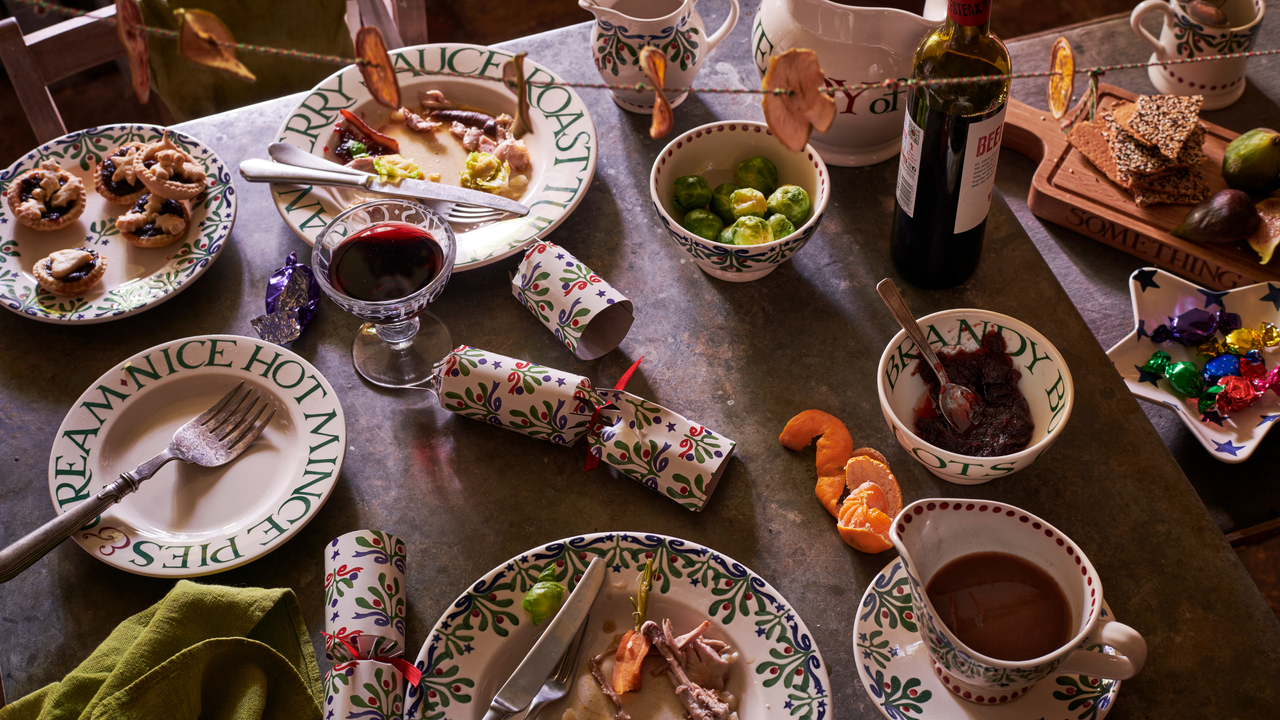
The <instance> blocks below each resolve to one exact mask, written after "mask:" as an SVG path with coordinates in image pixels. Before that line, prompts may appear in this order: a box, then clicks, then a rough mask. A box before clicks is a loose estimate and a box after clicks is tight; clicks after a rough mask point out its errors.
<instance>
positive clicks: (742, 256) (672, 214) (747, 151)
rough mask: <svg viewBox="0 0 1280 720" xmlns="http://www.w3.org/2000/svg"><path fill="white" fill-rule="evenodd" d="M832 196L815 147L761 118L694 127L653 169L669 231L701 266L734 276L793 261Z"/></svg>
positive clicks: (654, 190) (653, 192)
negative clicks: (783, 138) (777, 132)
mask: <svg viewBox="0 0 1280 720" xmlns="http://www.w3.org/2000/svg"><path fill="white" fill-rule="evenodd" d="M829 196H830V175H828V173H827V166H826V164H825V163H823V162H822V158H821V157H820V156H819V155H818V152H817V151H816V150H814V149H813V148H812V147H811V146H807V145H806V146H805V149H804V150H803V151H801V152H798V153H796V152H791V151H790V150H788V149H787V148H786V147H784V146H783V145H782V143H781V142H779V141H778V139H777V138H775V137H774V136H773V133H771V132H770V131H769V128H768V126H766V125H765V124H764V123H759V122H749V121H747V122H744V121H740V120H725V121H721V122H714V123H710V124H707V125H703V126H701V127H696V128H694V129H692V130H690V131H689V132H687V133H685V134H683V135H681V136H680V137H678V138H676V139H675V140H672V141H671V143H670V144H669V145H667V146H666V147H665V148H663V150H662V152H661V153H660V154H659V155H658V159H657V160H655V161H654V163H653V171H652V172H651V173H650V174H649V197H650V199H651V200H652V201H653V207H654V211H655V212H657V213H658V218H659V219H660V220H662V223H663V225H664V226H665V227H666V230H667V234H668V235H670V236H671V239H672V240H673V241H674V242H675V243H676V244H677V245H679V246H680V247H681V248H683V249H684V251H685V252H687V253H689V255H690V256H691V257H692V258H693V260H694V262H696V263H697V264H698V267H699V268H701V269H702V270H703V272H705V273H707V274H708V275H711V276H712V277H716V278H719V279H721V280H728V281H730V282H747V281H749V280H757V279H759V278H762V277H764V276H765V275H768V274H769V273H771V272H773V271H774V270H775V269H776V268H777V267H778V266H779V265H781V264H782V263H784V262H786V261H787V260H790V259H791V256H792V255H794V254H795V253H796V252H797V251H799V250H800V248H802V247H804V245H805V243H807V242H809V238H810V237H812V236H813V233H814V231H815V230H817V228H818V224H819V223H821V222H822V214H823V212H824V211H825V210H826V209H827V199H828V197H829Z"/></svg>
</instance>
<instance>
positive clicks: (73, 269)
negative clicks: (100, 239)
mask: <svg viewBox="0 0 1280 720" xmlns="http://www.w3.org/2000/svg"><path fill="white" fill-rule="evenodd" d="M31 272H32V274H33V275H35V276H36V281H37V282H39V283H40V286H41V287H43V288H44V289H45V290H48V291H49V292H51V293H54V294H55V295H72V296H78V295H83V294H84V293H85V292H86V291H88V290H89V288H91V287H93V286H94V285H97V284H98V282H99V281H101V280H102V276H103V275H104V274H105V273H106V272H107V259H106V258H104V257H103V256H102V255H100V254H98V251H97V250H91V249H89V248H83V247H82V248H75V249H73V250H58V251H57V252H55V253H53V254H52V255H50V256H49V257H47V258H44V259H42V260H39V261H37V262H36V266H35V267H34V268H32V270H31Z"/></svg>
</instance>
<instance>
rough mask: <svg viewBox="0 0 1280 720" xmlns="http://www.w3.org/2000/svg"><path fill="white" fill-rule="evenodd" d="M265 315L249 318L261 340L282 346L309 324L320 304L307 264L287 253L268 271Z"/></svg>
mask: <svg viewBox="0 0 1280 720" xmlns="http://www.w3.org/2000/svg"><path fill="white" fill-rule="evenodd" d="M266 304H267V314H266V315H259V316H258V317H256V318H254V319H252V320H250V321H249V324H250V325H253V329H254V331H255V332H257V333H258V336H259V337H261V338H262V339H263V340H266V341H267V342H270V343H275V344H276V345H284V344H286V343H291V342H293V341H294V340H297V339H298V338H299V337H300V336H301V335H302V331H303V330H305V329H306V328H307V325H310V324H311V321H312V319H314V318H315V316H316V309H317V308H319V307H320V285H319V284H318V283H316V279H315V276H314V275H312V274H311V267H310V266H308V265H307V264H306V263H300V262H298V253H296V252H291V253H289V257H288V258H286V259H285V261H284V267H282V268H280V269H279V270H277V271H275V272H274V273H272V275H271V278H270V279H269V280H268V281H267V303H266Z"/></svg>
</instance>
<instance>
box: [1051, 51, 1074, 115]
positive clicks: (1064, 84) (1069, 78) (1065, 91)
mask: <svg viewBox="0 0 1280 720" xmlns="http://www.w3.org/2000/svg"><path fill="white" fill-rule="evenodd" d="M1049 70H1050V71H1052V72H1053V73H1054V75H1051V76H1050V77H1049V112H1050V113H1052V114H1053V119H1054V120H1061V119H1062V116H1063V115H1065V114H1066V112H1067V107H1068V106H1069V105H1070V104H1071V93H1072V92H1073V90H1074V89H1075V72H1076V58H1075V54H1074V53H1072V52H1071V43H1069V42H1067V39H1066V38H1064V37H1060V38H1058V39H1057V40H1056V41H1054V43H1053V48H1051V49H1050V50H1049Z"/></svg>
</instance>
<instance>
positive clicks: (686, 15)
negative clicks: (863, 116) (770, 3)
mask: <svg viewBox="0 0 1280 720" xmlns="http://www.w3.org/2000/svg"><path fill="white" fill-rule="evenodd" d="M697 3H698V0H578V5H579V6H580V7H582V8H583V9H584V10H587V11H589V12H591V13H592V14H594V15H595V16H596V22H595V25H593V26H592V27H591V56H592V59H593V60H594V61H595V64H596V69H597V70H599V71H600V76H601V77H603V78H604V81H605V82H606V83H608V84H610V85H634V84H636V83H646V84H647V83H648V82H649V81H648V80H646V79H645V76H644V72H643V71H641V70H640V50H641V49H643V48H644V47H645V46H646V45H651V46H653V47H655V48H658V49H659V50H661V51H662V54H663V55H665V56H666V58H667V74H666V80H665V83H664V84H665V85H666V86H667V87H669V88H677V87H690V86H692V85H693V79H694V78H695V77H697V75H698V68H699V67H701V66H702V62H703V61H704V60H706V59H707V55H709V54H711V51H712V50H714V49H715V47H716V45H719V44H720V41H721V40H724V39H725V37H727V36H728V35H729V33H730V32H731V31H732V30H733V26H734V25H736V24H737V22H738V0H729V3H730V8H729V17H728V18H726V19H725V21H724V23H723V24H721V25H720V29H719V30H716V31H715V32H714V33H712V34H711V35H710V36H708V35H707V27H706V25H705V24H704V23H703V22H702V16H701V15H699V14H698V10H697V9H696V8H695V7H694V6H695V5H697ZM688 95H689V93H687V92H684V93H680V94H679V95H676V96H668V97H667V102H669V103H671V107H675V106H677V105H679V104H680V103H682V102H684V99H685V98H686V97H688ZM613 101H614V102H616V103H618V105H619V106H621V107H622V109H624V110H630V111H631V112H634V113H643V114H646V115H651V114H653V92H652V91H645V92H640V91H635V90H614V91H613ZM899 124H901V123H899Z"/></svg>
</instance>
